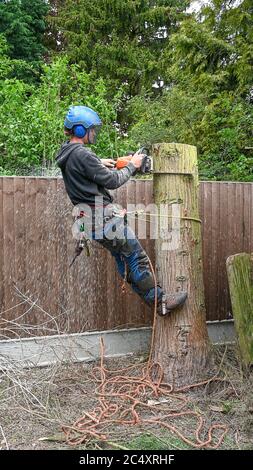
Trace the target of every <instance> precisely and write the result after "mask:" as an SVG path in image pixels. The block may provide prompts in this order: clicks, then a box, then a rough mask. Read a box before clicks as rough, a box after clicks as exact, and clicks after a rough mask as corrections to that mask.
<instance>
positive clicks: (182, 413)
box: [62, 259, 228, 449]
mask: <svg viewBox="0 0 253 470" xmlns="http://www.w3.org/2000/svg"><path fill="white" fill-rule="evenodd" d="M149 263H150V267H151V271H152V274H153V277H154V280H155V305H154V322H153V333H152V339H151V349H150V355H149V359H148V362H147V363H146V364H144V365H141V366H140V364H139V365H132V366H129V367H127V368H125V369H120V370H108V369H106V367H105V365H104V356H105V347H104V341H103V339H102V338H100V348H101V361H100V366H96V367H94V368H93V371H92V373H93V377H94V380H95V382H97V384H98V385H97V387H96V389H95V394H96V395H97V397H98V403H99V405H98V406H97V407H95V408H94V409H93V411H91V412H89V413H88V412H85V413H84V415H83V416H82V417H81V418H79V419H78V420H77V421H75V422H74V424H73V425H72V426H63V428H62V429H63V431H64V433H65V435H66V441H67V443H68V444H69V445H71V446H76V445H79V444H81V443H83V442H85V441H88V440H90V439H97V440H101V441H106V440H107V439H108V434H109V428H110V426H111V427H114V426H115V425H125V426H134V425H137V424H152V425H158V426H159V427H163V428H166V429H168V430H170V431H171V432H172V433H174V434H176V435H177V436H178V437H179V438H180V439H182V441H183V442H185V443H186V444H188V445H190V446H192V447H194V448H206V447H208V448H211V449H217V448H218V447H219V446H220V444H221V443H222V441H223V439H224V436H225V435H226V433H227V432H228V427H227V426H226V425H225V424H213V425H212V426H210V427H209V429H208V431H207V438H206V439H202V438H201V433H202V434H203V433H204V431H205V430H204V424H205V422H204V419H203V417H202V416H201V414H200V413H198V412H197V411H192V410H187V409H185V407H186V406H187V405H188V404H189V400H188V398H186V397H185V396H182V395H180V393H182V392H183V391H186V390H189V389H190V388H193V387H199V386H201V385H205V384H207V383H210V382H211V381H212V380H223V379H221V378H218V377H216V376H214V377H213V378H211V379H208V380H206V381H203V382H199V383H196V384H192V385H188V386H186V387H182V388H180V389H178V390H176V391H173V387H172V385H170V384H166V383H163V382H162V380H163V375H164V374H163V369H162V367H161V365H160V364H159V363H154V362H152V351H153V347H154V332H155V327H156V318H157V315H156V311H157V281H156V276H155V272H154V269H153V266H152V263H151V261H150V259H149ZM140 367H141V368H142V370H141V371H140V373H139V374H137V369H138V368H140ZM154 369H156V374H155V376H156V377H158V378H157V379H156V380H153V379H152V377H153V376H154V375H153V374H152V372H153V371H154ZM130 371H132V373H134V372H135V371H136V372H135V373H136V374H137V375H134V374H132V375H129V372H130ZM172 392H173V393H172ZM154 397H156V399H157V398H158V399H159V397H166V402H167V403H168V402H170V401H174V402H176V404H177V406H176V407H175V406H174V407H169V408H168V409H166V413H165V414H163V415H162V417H161V416H160V413H161V408H158V407H157V404H150V403H149V402H148V400H147V399H148V398H153V399H154ZM159 406H162V407H164V406H168V405H166V403H164V402H161V405H159ZM145 410H146V411H147V410H148V411H149V412H150V413H151V414H152V415H154V417H151V418H150V417H149V418H146V417H145V413H144V416H143V413H142V414H141V412H144V411H145ZM181 417H194V418H195V419H196V429H195V432H194V436H195V439H190V438H189V437H187V436H185V435H184V434H183V432H181V431H180V430H179V429H178V428H177V427H176V426H175V425H174V424H171V421H173V420H175V419H176V418H181ZM167 420H169V421H170V422H167ZM105 430H106V431H107V432H105ZM215 430H219V431H220V433H219V434H220V435H219V437H218V438H217V442H216V443H215V442H213V441H214V431H215Z"/></svg>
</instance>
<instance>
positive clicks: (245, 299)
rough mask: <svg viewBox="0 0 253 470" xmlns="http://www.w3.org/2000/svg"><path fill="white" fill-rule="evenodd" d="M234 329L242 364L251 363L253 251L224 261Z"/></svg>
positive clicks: (252, 336) (252, 351)
mask: <svg viewBox="0 0 253 470" xmlns="http://www.w3.org/2000/svg"><path fill="white" fill-rule="evenodd" d="M226 265H227V274H228V283H229V292H230V298H231V303H232V309H233V317H234V322H235V329H236V332H237V335H238V341H239V347H240V353H241V358H242V362H243V364H244V366H246V367H247V366H249V365H252V364H253V253H251V254H250V253H238V254H236V255H232V256H229V257H228V258H227V261H226Z"/></svg>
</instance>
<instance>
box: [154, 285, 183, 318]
mask: <svg viewBox="0 0 253 470" xmlns="http://www.w3.org/2000/svg"><path fill="white" fill-rule="evenodd" d="M187 296H188V294H187V292H185V291H181V292H176V293H175V294H163V296H162V298H161V300H159V301H158V304H157V313H158V315H160V316H161V317H165V316H166V315H169V314H170V312H171V311H172V310H176V309H177V308H179V307H182V305H184V303H185V301H186V299H187Z"/></svg>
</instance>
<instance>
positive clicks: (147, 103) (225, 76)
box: [129, 0, 253, 181]
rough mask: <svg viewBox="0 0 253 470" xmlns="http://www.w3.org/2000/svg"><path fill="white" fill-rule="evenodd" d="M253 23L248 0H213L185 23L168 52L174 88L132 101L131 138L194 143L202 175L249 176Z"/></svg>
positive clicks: (169, 77) (167, 75)
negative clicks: (196, 15) (156, 97)
mask: <svg viewBox="0 0 253 470" xmlns="http://www.w3.org/2000/svg"><path fill="white" fill-rule="evenodd" d="M252 22H253V16H252V2H250V1H249V0H244V1H242V2H241V4H240V5H239V6H235V5H233V2H231V1H226V2H225V1H223V2H222V1H221V0H215V1H213V2H212V3H211V4H210V5H209V6H208V7H205V8H204V9H202V10H201V11H200V14H199V15H198V17H197V18H195V17H194V16H193V15H189V16H188V18H186V19H185V20H184V21H182V22H181V25H180V28H179V29H178V31H177V32H176V33H174V34H173V35H172V36H171V37H170V41H169V45H168V47H167V48H166V50H165V51H164V53H163V61H164V68H165V67H166V63H167V64H170V66H169V67H167V69H166V71H165V80H166V82H167V83H170V86H169V87H167V89H165V90H164V91H163V93H162V96H161V97H159V98H158V99H156V100H153V99H152V97H150V96H147V95H145V93H144V94H143V96H138V97H136V98H135V99H134V100H132V101H131V103H130V105H129V108H130V111H129V112H131V116H132V119H133V120H134V124H133V125H132V126H131V129H130V135H131V137H132V138H134V140H135V141H142V142H145V141H148V142H152V141H155V140H156V141H157V139H159V140H160V139H161V140H170V141H178V142H183V143H189V144H193V145H196V146H197V147H198V151H199V156H200V159H199V168H200V174H201V177H202V178H205V179H210V178H211V179H223V180H228V179H233V180H245V181H252V180H253V173H252V163H253V159H252V150H250V148H249V147H252V146H253V145H252V124H253V110H252V99H253V79H252V72H253V70H252V69H253V48H252V31H253V28H252V26H253V24H252ZM154 117H155V119H154Z"/></svg>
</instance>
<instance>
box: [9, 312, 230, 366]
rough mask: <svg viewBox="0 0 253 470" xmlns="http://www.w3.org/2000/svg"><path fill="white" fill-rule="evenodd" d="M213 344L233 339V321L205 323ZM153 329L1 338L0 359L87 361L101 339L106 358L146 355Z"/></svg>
mask: <svg viewBox="0 0 253 470" xmlns="http://www.w3.org/2000/svg"><path fill="white" fill-rule="evenodd" d="M207 327H208V332H209V337H210V340H211V341H212V343H214V344H222V343H232V342H234V341H235V332H234V325H233V321H232V320H225V321H220V322H207ZM151 333H152V330H151V328H149V327H144V328H129V329H124V330H108V331H94V332H89V333H75V334H67V335H55V336H40V337H33V338H24V339H19V340H16V339H9V340H5V341H0V361H1V362H2V363H6V362H8V361H15V363H16V364H19V365H20V366H21V367H42V366H49V365H52V364H55V363H58V362H64V363H68V362H85V361H86V362H87V361H94V360H96V359H98V358H99V357H100V338H103V341H104V345H105V356H106V357H108V358H113V357H119V356H125V355H134V354H147V353H148V351H149V347H150V340H151Z"/></svg>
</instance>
